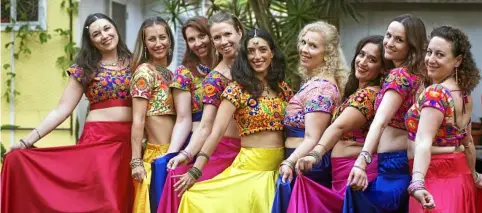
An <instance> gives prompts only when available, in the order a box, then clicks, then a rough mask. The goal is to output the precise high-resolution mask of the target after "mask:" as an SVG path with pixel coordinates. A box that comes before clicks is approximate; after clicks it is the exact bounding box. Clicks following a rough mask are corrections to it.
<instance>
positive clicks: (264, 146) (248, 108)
mask: <svg viewBox="0 0 482 213" xmlns="http://www.w3.org/2000/svg"><path fill="white" fill-rule="evenodd" d="M284 72H285V61H284V56H283V54H282V53H281V51H280V50H279V49H278V48H277V47H275V44H274V41H273V39H272V37H271V35H270V34H269V33H267V32H266V31H263V30H260V29H254V30H251V31H250V32H248V33H247V35H246V36H245V37H244V39H243V40H242V41H241V43H240V48H239V52H238V55H237V57H236V60H235V62H234V64H233V67H232V69H231V75H232V76H233V79H234V82H232V83H230V84H229V86H228V87H227V88H226V89H225V90H224V92H223V94H222V97H223V100H222V102H221V105H220V107H219V110H218V113H217V115H216V119H215V121H214V126H213V130H212V132H211V134H210V135H209V137H208V139H207V141H206V142H205V144H204V145H203V147H202V149H201V151H200V152H199V154H198V155H197V159H196V162H195V163H194V166H193V167H192V168H191V169H190V170H189V171H188V172H187V173H186V174H184V175H182V176H181V180H180V181H179V182H178V183H177V184H176V189H177V190H178V191H180V192H181V193H182V192H184V195H183V196H182V200H181V204H180V207H179V212H209V213H214V212H269V211H270V210H271V205H272V202H273V197H274V193H275V181H276V177H277V175H278V172H277V170H278V165H279V163H281V161H282V160H283V151H284V148H283V131H282V130H283V118H284V116H283V114H284V110H285V108H286V105H287V101H288V100H289V99H290V98H291V97H292V95H293V92H292V90H291V89H290V87H289V86H288V85H287V84H286V82H284V81H283V79H284ZM233 116H234V119H235V120H236V124H237V127H238V131H239V134H240V136H241V151H240V152H239V154H238V156H237V157H236V159H235V160H234V162H233V163H232V165H231V166H230V167H228V168H227V169H226V170H224V171H223V172H222V173H221V174H219V175H217V176H216V177H214V178H213V179H210V180H206V181H203V182H199V183H196V184H194V183H195V181H196V179H197V178H199V176H201V175H202V169H203V167H204V165H205V164H206V163H207V162H208V160H209V156H210V155H211V153H212V152H213V151H214V149H215V148H216V145H217V143H218V142H219V140H220V139H221V137H222V136H223V133H224V131H225V130H226V128H227V126H228V125H227V124H228V122H229V120H230V119H229V118H231V117H233ZM193 184H194V185H193ZM191 186H192V187H191ZM188 189H189V190H188ZM186 190H187V191H186Z"/></svg>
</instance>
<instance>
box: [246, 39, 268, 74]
mask: <svg viewBox="0 0 482 213" xmlns="http://www.w3.org/2000/svg"><path fill="white" fill-rule="evenodd" d="M247 50H248V61H249V65H250V66H251V68H252V69H253V70H254V71H255V72H256V73H267V72H268V68H269V66H270V65H271V60H272V59H273V56H274V55H273V52H272V51H271V48H270V47H269V44H268V42H267V41H266V40H264V39H262V38H259V37H254V38H251V39H249V41H248V47H247Z"/></svg>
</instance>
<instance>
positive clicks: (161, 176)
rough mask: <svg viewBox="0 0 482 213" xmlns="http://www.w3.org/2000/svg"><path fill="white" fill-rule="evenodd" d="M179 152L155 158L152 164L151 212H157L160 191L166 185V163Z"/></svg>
mask: <svg viewBox="0 0 482 213" xmlns="http://www.w3.org/2000/svg"><path fill="white" fill-rule="evenodd" d="M191 136H192V132H190V133H189V135H188V137H187V138H186V141H185V142H184V145H183V146H182V148H181V149H184V148H185V147H186V146H187V145H188V144H189V141H191ZM178 154H179V152H173V153H167V154H166V155H164V156H162V157H160V158H157V159H155V160H154V162H152V164H151V168H152V179H151V187H150V197H149V198H150V201H151V202H150V203H151V212H157V207H158V206H159V201H160V200H161V197H162V191H163V190H164V184H165V183H166V178H167V175H168V171H167V163H169V160H171V159H172V158H174V157H176V156H177V155H178Z"/></svg>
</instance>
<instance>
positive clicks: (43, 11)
mask: <svg viewBox="0 0 482 213" xmlns="http://www.w3.org/2000/svg"><path fill="white" fill-rule="evenodd" d="M10 17H17V1H16V0H10ZM25 24H28V25H29V26H30V30H47V0H38V20H37V21H17V22H16V23H15V25H14V26H13V31H18V30H19V28H20V26H22V25H25ZM11 25H12V23H1V26H0V30H1V31H5V29H6V28H7V26H11ZM37 27H40V29H37Z"/></svg>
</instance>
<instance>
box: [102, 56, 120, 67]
mask: <svg viewBox="0 0 482 213" xmlns="http://www.w3.org/2000/svg"><path fill="white" fill-rule="evenodd" d="M119 61H121V59H120V58H119V59H117V61H114V62H112V61H111V62H104V61H100V65H101V66H103V67H116V66H117V65H119Z"/></svg>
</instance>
